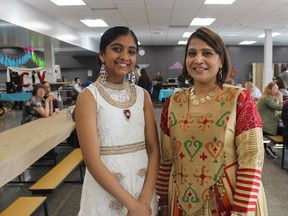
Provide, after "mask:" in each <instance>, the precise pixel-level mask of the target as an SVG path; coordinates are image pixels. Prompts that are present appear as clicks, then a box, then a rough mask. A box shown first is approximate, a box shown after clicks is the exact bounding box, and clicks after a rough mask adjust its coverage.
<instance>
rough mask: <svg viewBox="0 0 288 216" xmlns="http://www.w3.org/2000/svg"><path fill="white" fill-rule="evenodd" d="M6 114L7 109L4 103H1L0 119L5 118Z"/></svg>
mask: <svg viewBox="0 0 288 216" xmlns="http://www.w3.org/2000/svg"><path fill="white" fill-rule="evenodd" d="M4 114H5V108H4V105H3V104H2V102H1V101H0V118H3V117H4Z"/></svg>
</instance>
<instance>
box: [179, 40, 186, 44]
mask: <svg viewBox="0 0 288 216" xmlns="http://www.w3.org/2000/svg"><path fill="white" fill-rule="evenodd" d="M178 44H179V45H186V44H187V41H181V40H180V41H179V42H178Z"/></svg>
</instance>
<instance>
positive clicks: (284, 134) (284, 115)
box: [281, 100, 288, 149]
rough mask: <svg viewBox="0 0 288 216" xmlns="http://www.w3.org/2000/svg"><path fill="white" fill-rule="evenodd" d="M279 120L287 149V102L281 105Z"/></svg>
mask: <svg viewBox="0 0 288 216" xmlns="http://www.w3.org/2000/svg"><path fill="white" fill-rule="evenodd" d="M281 118H282V122H283V134H282V136H283V142H284V145H285V147H286V148H287V149H288V100H286V101H284V103H283V107H282V115H281Z"/></svg>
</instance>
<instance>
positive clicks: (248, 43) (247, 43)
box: [239, 41, 257, 45]
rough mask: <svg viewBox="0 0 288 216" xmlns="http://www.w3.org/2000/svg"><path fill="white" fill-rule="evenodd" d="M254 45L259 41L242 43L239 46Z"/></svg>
mask: <svg viewBox="0 0 288 216" xmlns="http://www.w3.org/2000/svg"><path fill="white" fill-rule="evenodd" d="M254 43H257V41H242V42H240V43H239V44H240V45H251V44H254Z"/></svg>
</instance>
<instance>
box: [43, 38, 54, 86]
mask: <svg viewBox="0 0 288 216" xmlns="http://www.w3.org/2000/svg"><path fill="white" fill-rule="evenodd" d="M44 61H45V64H46V76H45V81H47V82H50V83H54V82H56V79H57V78H56V73H55V58H54V46H53V38H50V37H48V36H45V44H44Z"/></svg>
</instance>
